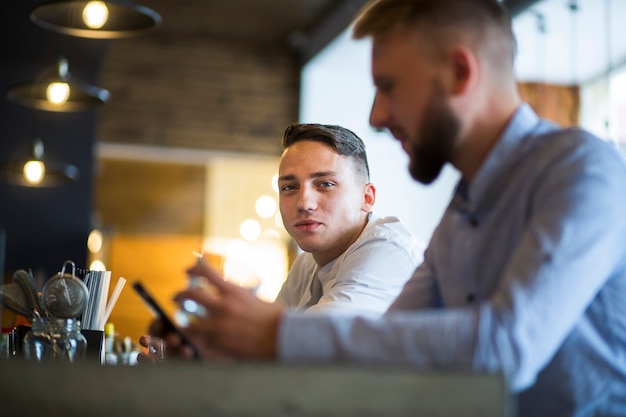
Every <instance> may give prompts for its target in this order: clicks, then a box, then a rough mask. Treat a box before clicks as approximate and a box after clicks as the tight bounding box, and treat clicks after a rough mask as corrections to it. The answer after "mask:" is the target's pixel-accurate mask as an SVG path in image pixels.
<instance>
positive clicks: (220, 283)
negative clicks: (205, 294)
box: [187, 263, 231, 292]
mask: <svg viewBox="0 0 626 417" xmlns="http://www.w3.org/2000/svg"><path fill="white" fill-rule="evenodd" d="M187 274H189V275H200V276H203V277H205V278H206V279H207V281H208V282H209V283H210V284H212V285H214V286H215V287H216V288H218V289H219V290H220V292H221V291H223V290H227V289H228V288H229V287H230V286H231V285H224V284H230V283H228V282H227V281H225V280H224V277H223V276H222V274H220V273H219V272H218V271H217V270H216V269H214V268H211V267H210V266H208V265H207V264H205V263H197V264H195V265H194V266H192V267H191V268H189V269H187Z"/></svg>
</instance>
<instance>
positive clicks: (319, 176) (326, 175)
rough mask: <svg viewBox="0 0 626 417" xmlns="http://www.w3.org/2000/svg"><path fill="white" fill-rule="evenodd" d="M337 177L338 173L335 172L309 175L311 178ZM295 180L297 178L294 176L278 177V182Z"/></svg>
mask: <svg viewBox="0 0 626 417" xmlns="http://www.w3.org/2000/svg"><path fill="white" fill-rule="evenodd" d="M336 175H337V173H336V172H335V171H320V172H314V173H312V174H311V175H309V178H321V177H332V176H336ZM295 179H296V176H295V175H293V174H287V175H281V176H280V177H278V181H294V180H295Z"/></svg>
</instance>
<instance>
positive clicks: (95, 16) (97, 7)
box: [83, 1, 109, 29]
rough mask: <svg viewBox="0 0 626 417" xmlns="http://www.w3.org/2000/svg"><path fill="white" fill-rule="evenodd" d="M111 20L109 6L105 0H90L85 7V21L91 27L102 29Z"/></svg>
mask: <svg viewBox="0 0 626 417" xmlns="http://www.w3.org/2000/svg"><path fill="white" fill-rule="evenodd" d="M108 20H109V8H108V7H107V6H106V4H105V3H104V2H103V1H90V2H89V3H87V5H86V6H85V8H84V9H83V21H84V22H85V25H86V26H87V27H88V28H90V29H100V28H101V27H102V26H104V25H105V24H106V22H107V21H108Z"/></svg>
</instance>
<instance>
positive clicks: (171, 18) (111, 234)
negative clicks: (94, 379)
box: [0, 0, 626, 340]
mask: <svg viewBox="0 0 626 417" xmlns="http://www.w3.org/2000/svg"><path fill="white" fill-rule="evenodd" d="M62 3H71V2H64V1H56V2H42V1H39V0H19V1H18V0H9V1H5V2H3V5H2V6H1V8H0V10H1V11H2V12H1V14H0V54H1V56H2V59H0V91H1V92H2V97H1V98H0V128H1V129H0V135H1V137H0V163H1V164H2V165H1V166H0V171H1V172H2V177H1V178H0V179H1V181H0V271H2V272H3V277H4V281H5V282H10V281H11V277H12V275H13V273H14V271H16V270H17V269H32V271H33V273H34V275H35V276H36V278H37V281H38V285H39V286H40V288H41V285H43V282H45V281H46V280H47V279H48V278H49V277H51V276H52V275H54V274H55V273H57V272H58V271H59V270H60V268H61V266H62V265H63V263H64V262H65V261H66V260H72V261H73V262H75V264H76V265H77V267H79V268H90V269H103V270H108V271H111V273H112V284H111V288H113V285H114V284H115V281H116V280H117V278H118V277H124V278H126V279H127V280H129V281H133V280H140V281H142V282H144V284H145V285H146V286H147V287H148V289H150V290H152V292H154V293H155V295H156V298H157V299H158V300H159V301H161V302H162V303H163V304H164V305H165V306H166V309H167V310H169V311H170V312H171V311H173V308H174V306H173V305H172V303H171V297H172V295H173V293H174V292H176V291H177V290H179V289H181V288H182V287H184V286H185V285H186V276H185V274H184V270H185V268H186V267H188V266H190V265H191V264H193V262H195V257H194V256H193V254H192V253H193V252H194V251H195V252H204V253H206V254H207V260H208V262H210V263H212V264H213V265H214V266H215V267H217V268H220V269H222V270H224V272H225V273H226V275H227V276H228V277H229V278H231V279H233V280H236V281H237V282H240V283H241V284H242V285H246V283H247V282H248V281H256V280H257V279H259V280H260V282H261V284H260V287H259V288H258V290H257V294H258V295H259V296H260V297H261V298H264V299H266V300H272V299H273V298H274V297H275V295H276V293H277V291H278V289H279V288H280V285H281V283H282V281H283V280H284V278H285V277H286V273H287V271H288V269H289V266H290V262H291V260H292V259H293V257H294V256H295V255H296V254H297V247H295V245H294V244H293V242H292V241H291V239H290V238H289V236H288V235H287V234H286V232H285V231H284V228H283V226H282V222H281V220H280V216H279V214H278V210H277V193H276V188H275V178H274V176H275V175H276V170H277V165H278V158H279V156H280V152H281V149H280V140H279V139H280V136H281V133H282V131H283V129H284V127H285V126H286V125H287V124H288V123H291V122H297V121H301V122H318V123H337V124H342V125H344V126H346V127H348V128H350V129H352V130H354V131H355V132H356V133H357V134H358V135H359V136H361V137H362V138H363V139H364V141H365V143H366V145H367V147H368V153H369V158H370V166H371V171H372V181H373V182H374V183H375V184H376V185H377V188H378V199H377V203H376V211H378V212H380V213H381V214H394V215H399V216H400V217H401V218H402V219H403V220H404V221H405V223H407V225H409V227H410V228H411V230H413V231H414V232H415V233H416V234H417V235H418V236H419V237H420V238H421V239H422V240H424V241H425V242H427V241H428V240H429V238H430V235H431V233H432V230H433V228H434V226H435V224H436V223H437V221H438V220H439V217H440V216H441V213H442V211H443V209H444V208H445V206H446V205H447V202H448V199H449V197H450V193H451V192H452V187H453V186H454V183H455V181H456V180H457V173H456V172H455V171H454V170H453V169H451V168H449V169H447V170H446V171H445V172H444V175H442V176H441V177H440V179H439V180H437V182H436V183H434V184H433V185H431V186H429V187H423V186H420V185H418V184H415V183H414V182H413V181H412V180H411V179H410V177H409V176H408V173H407V172H406V164H407V159H406V156H405V155H404V154H403V152H402V150H401V149H400V147H399V146H398V144H397V143H395V142H394V141H393V140H392V139H391V138H390V137H389V135H388V134H386V133H381V132H376V131H374V130H373V129H372V128H370V127H369V126H368V124H367V120H368V114H369V109H370V105H371V101H372V97H373V93H374V90H373V87H372V83H371V80H370V76H369V44H368V41H354V40H352V39H351V38H350V30H349V29H350V24H351V22H352V20H353V18H354V17H355V15H356V14H357V13H358V11H359V10H360V8H361V7H362V6H364V5H365V4H366V1H364V0H361V1H356V0H352V1H350V0H297V1H295V0H291V1H289V0H264V1H262V2H260V1H256V0H229V1H208V0H178V1H176V2H173V1H168V0H145V1H141V2H140V4H138V3H130V2H128V1H118V2H112V3H111V4H112V5H111V6H110V11H111V13H110V16H109V17H110V19H111V24H114V23H115V21H114V18H115V15H114V12H115V11H116V10H117V9H116V7H122V6H127V7H130V8H131V9H132V10H134V11H136V12H142V13H139V14H140V15H141V16H143V17H142V18H141V19H139V23H140V24H141V27H140V29H139V30H136V31H133V30H130V29H128V30H123V29H122V30H120V31H118V32H115V33H108V34H107V33H106V32H105V31H104V29H105V28H106V27H107V26H106V25H105V26H103V29H102V31H101V32H100V34H99V35H96V38H87V37H85V36H84V35H85V33H84V31H83V32H81V31H79V30H74V31H72V30H67V29H63V28H59V27H58V26H55V24H54V23H50V22H49V21H48V20H47V19H48V17H50V18H51V19H52V18H55V17H56V18H61V19H63V18H67V13H65V14H63V13H59V12H55V11H54V10H52V12H50V13H48V14H46V13H44V12H46V9H45V8H44V9H43V11H41V10H42V8H41V6H44V5H46V4H57V5H58V4H62ZM74 3H80V2H74ZM83 3H86V2H83ZM505 3H506V4H507V6H509V8H510V10H511V12H512V14H513V16H514V29H515V33H516V36H517V39H518V49H519V51H518V58H517V64H516V68H517V73H518V78H519V81H520V91H521V93H522V95H523V97H524V99H525V100H527V101H528V102H529V103H530V104H531V105H532V106H533V108H534V109H535V110H536V111H537V112H538V113H539V114H540V115H542V116H543V117H546V118H549V119H551V120H553V121H555V122H557V123H559V124H562V125H564V126H583V127H585V128H587V129H590V130H592V131H593V132H594V133H596V134H597V135H598V136H600V137H601V138H603V139H605V140H607V141H609V142H610V143H612V144H613V145H615V146H616V147H618V148H620V150H622V151H623V150H624V148H626V118H625V117H624V114H626V36H624V35H626V33H625V31H624V28H623V27H621V26H620V23H621V22H622V21H623V18H625V17H626V2H625V1H622V0H578V1H567V0H543V1H515V0H510V1H505ZM83 6H84V4H81V8H82V7H83ZM138 6H143V7H146V8H148V10H145V9H142V8H141V7H138ZM34 10H38V11H39V12H40V13H39V14H35V15H32V14H33V13H34V12H33V11H34ZM55 13H56V14H55ZM59 16H60V17H59ZM130 20H132V19H130ZM153 23H156V24H154V26H153V25H152V24H153ZM97 31H98V29H92V30H90V31H89V33H90V34H91V36H93V33H94V32H95V33H97ZM50 77H56V78H61V79H62V81H64V82H67V83H69V85H71V88H72V90H71V91H72V93H71V94H70V96H69V97H70V98H69V100H68V99H67V97H66V98H64V97H63V94H62V93H63V92H62V91H61V96H60V98H58V99H57V101H58V102H57V103H56V104H54V103H52V104H51V103H50V101H49V97H48V96H45V94H46V93H41V94H40V95H37V94H39V93H38V91H39V90H42V89H43V90H45V89H46V88H47V87H48V86H49V81H48V80H49V79H50ZM79 88H83V90H84V91H85V93H84V94H83V96H79V95H78V93H75V92H76V91H78V89H79ZM74 98H76V99H77V100H76V101H75V102H74V101H72V100H73V99H74ZM28 160H34V161H36V162H37V161H43V162H45V167H46V171H45V175H44V176H43V178H39V179H37V178H33V179H25V177H24V174H23V172H22V169H23V166H24V163H25V162H26V161H28ZM35 168H37V165H35ZM35 174H36V170H35ZM29 181H30V182H29ZM88 241H89V243H90V244H89V245H88V244H87V243H88ZM15 319H16V318H15V316H14V314H12V313H11V312H10V311H8V310H6V309H3V310H2V324H3V327H6V326H9V325H11V324H12V323H13V322H14V321H15ZM150 319H151V315H150V313H149V311H148V310H147V309H146V308H145V307H144V306H143V304H141V301H140V300H139V298H138V297H137V296H136V295H135V294H134V293H133V292H132V290H131V289H130V286H127V287H126V288H125V289H124V291H123V292H122V295H121V297H120V299H119V301H118V303H117V305H116V308H115V309H114V311H113V314H112V316H111V321H112V322H114V323H115V326H116V329H117V331H119V332H120V333H121V334H122V335H129V336H131V337H132V338H133V340H136V339H137V338H138V337H139V335H141V334H143V333H144V332H145V330H146V326H147V324H148V323H149V321H150Z"/></svg>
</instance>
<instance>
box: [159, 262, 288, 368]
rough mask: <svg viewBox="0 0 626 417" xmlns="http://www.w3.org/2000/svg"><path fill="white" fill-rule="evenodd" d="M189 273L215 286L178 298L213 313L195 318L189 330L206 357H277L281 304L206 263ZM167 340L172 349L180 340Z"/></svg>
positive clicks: (188, 292)
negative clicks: (227, 278)
mask: <svg viewBox="0 0 626 417" xmlns="http://www.w3.org/2000/svg"><path fill="white" fill-rule="evenodd" d="M187 273H188V274H190V275H201V276H204V277H206V278H207V280H208V282H209V283H210V284H211V285H212V286H213V287H214V289H215V291H207V290H206V289H203V288H193V289H188V290H185V291H182V292H180V293H178V294H177V295H176V297H175V299H176V301H177V302H179V303H180V302H182V301H183V300H185V299H189V300H193V301H195V302H197V303H199V304H201V305H202V306H204V307H205V308H206V309H207V311H208V312H209V313H208V317H205V318H198V319H196V320H194V321H193V322H192V323H191V324H190V325H189V326H188V327H187V328H186V329H185V335H187V336H188V337H189V339H190V341H191V342H192V343H193V344H194V346H195V347H196V348H197V349H198V351H199V353H200V355H201V356H202V357H203V358H206V359H216V358H221V359H223V358H225V357H236V358H245V359H252V360H273V359H275V358H276V356H277V346H276V345H277V343H276V338H277V334H278V326H279V324H280V319H281V317H282V309H281V308H280V307H278V306H276V305H274V304H270V303H266V302H264V301H261V300H259V299H258V298H257V297H256V296H255V295H254V294H253V293H251V292H250V291H249V290H247V289H245V288H242V287H239V286H237V285H233V284H231V283H229V282H227V281H224V278H223V277H222V276H221V275H220V274H219V273H218V272H217V271H215V270H214V269H212V268H210V267H208V266H207V265H205V264H197V265H194V266H193V267H192V268H190V269H189V270H188V271H187ZM168 337H169V335H168ZM166 341H167V344H168V348H169V347H170V342H173V346H174V347H176V342H177V341H176V340H170V339H169V338H168V339H166ZM178 343H180V340H178Z"/></svg>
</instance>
